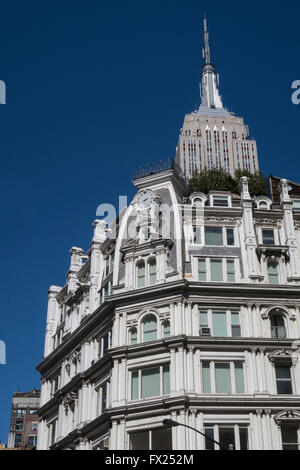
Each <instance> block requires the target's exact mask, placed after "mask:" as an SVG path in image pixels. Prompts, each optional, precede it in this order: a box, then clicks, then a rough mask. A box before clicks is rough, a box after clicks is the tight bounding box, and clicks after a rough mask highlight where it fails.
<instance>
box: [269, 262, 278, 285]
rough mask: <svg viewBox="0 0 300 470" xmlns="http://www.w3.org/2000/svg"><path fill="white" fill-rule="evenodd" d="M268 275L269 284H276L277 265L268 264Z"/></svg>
mask: <svg viewBox="0 0 300 470" xmlns="http://www.w3.org/2000/svg"><path fill="white" fill-rule="evenodd" d="M268 275H269V283H270V284H278V282H279V280H278V264H277V263H268Z"/></svg>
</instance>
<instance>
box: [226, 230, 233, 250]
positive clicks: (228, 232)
mask: <svg viewBox="0 0 300 470" xmlns="http://www.w3.org/2000/svg"><path fill="white" fill-rule="evenodd" d="M226 235H227V245H228V246H233V245H234V230H233V228H227V229H226Z"/></svg>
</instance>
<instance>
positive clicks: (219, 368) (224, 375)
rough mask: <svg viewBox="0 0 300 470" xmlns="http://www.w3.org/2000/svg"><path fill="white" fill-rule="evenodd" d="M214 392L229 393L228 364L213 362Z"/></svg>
mask: <svg viewBox="0 0 300 470" xmlns="http://www.w3.org/2000/svg"><path fill="white" fill-rule="evenodd" d="M215 380H216V393H231V378H230V364H226V363H220V364H218V363H216V364H215Z"/></svg>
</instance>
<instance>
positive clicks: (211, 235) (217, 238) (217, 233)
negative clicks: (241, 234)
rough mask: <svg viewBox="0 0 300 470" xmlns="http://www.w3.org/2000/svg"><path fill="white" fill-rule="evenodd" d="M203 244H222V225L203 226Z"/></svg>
mask: <svg viewBox="0 0 300 470" xmlns="http://www.w3.org/2000/svg"><path fill="white" fill-rule="evenodd" d="M205 245H211V246H223V230H222V227H205Z"/></svg>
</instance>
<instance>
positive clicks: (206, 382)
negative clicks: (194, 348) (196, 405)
mask: <svg viewBox="0 0 300 470" xmlns="http://www.w3.org/2000/svg"><path fill="white" fill-rule="evenodd" d="M202 387H203V393H211V387H210V367H209V362H203V363H202Z"/></svg>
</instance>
